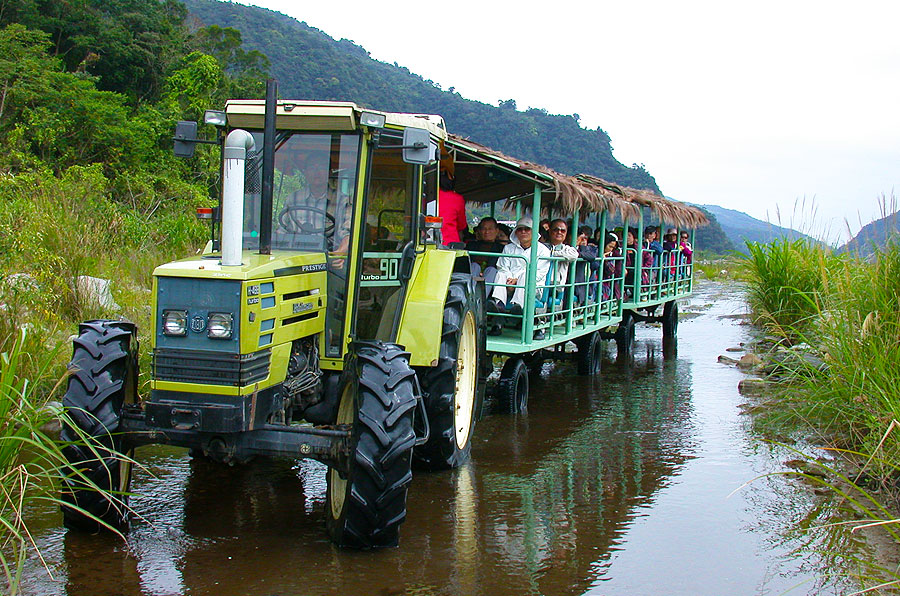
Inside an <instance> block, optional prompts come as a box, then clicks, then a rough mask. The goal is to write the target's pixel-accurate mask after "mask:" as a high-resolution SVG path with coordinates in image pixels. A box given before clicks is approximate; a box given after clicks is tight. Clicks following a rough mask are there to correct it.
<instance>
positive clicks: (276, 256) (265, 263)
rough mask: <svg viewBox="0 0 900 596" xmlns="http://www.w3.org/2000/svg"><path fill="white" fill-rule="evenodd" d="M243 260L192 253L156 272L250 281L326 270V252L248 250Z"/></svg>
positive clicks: (159, 274)
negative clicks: (227, 263) (235, 262)
mask: <svg viewBox="0 0 900 596" xmlns="http://www.w3.org/2000/svg"><path fill="white" fill-rule="evenodd" d="M241 260H242V262H243V265H240V266H239V267H224V266H222V264H221V263H220V261H221V258H220V257H219V256H218V255H204V256H199V257H191V258H188V259H182V260H180V261H172V262H171V263H166V264H165V265H160V266H159V267H157V268H156V269H154V271H153V275H154V276H155V277H195V278H204V279H233V280H239V281H247V280H253V279H265V278H269V277H281V276H285V275H295V274H298V273H314V272H317V271H325V253H297V252H290V251H272V254H271V255H261V254H259V253H256V252H252V251H244V252H243V255H242V257H241Z"/></svg>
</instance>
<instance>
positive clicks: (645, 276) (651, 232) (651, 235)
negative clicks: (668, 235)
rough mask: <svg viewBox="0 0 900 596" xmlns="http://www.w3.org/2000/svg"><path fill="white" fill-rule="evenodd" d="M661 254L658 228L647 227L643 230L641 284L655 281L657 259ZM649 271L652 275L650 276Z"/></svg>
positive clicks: (661, 248)
mask: <svg viewBox="0 0 900 596" xmlns="http://www.w3.org/2000/svg"><path fill="white" fill-rule="evenodd" d="M662 253H663V247H662V244H660V243H659V228H657V227H656V226H647V227H646V228H645V229H644V248H643V250H642V251H641V267H642V268H643V271H642V272H641V284H643V285H647V284H649V283H650V280H651V279H652V280H654V281H656V275H655V273H656V268H657V267H658V266H659V257H660V256H661V255H662ZM651 271H653V273H654V275H652V276H651Z"/></svg>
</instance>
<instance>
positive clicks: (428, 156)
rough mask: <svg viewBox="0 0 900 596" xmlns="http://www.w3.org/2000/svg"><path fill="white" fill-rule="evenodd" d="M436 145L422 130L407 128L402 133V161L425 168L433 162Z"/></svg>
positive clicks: (429, 135) (428, 134) (427, 133)
mask: <svg viewBox="0 0 900 596" xmlns="http://www.w3.org/2000/svg"><path fill="white" fill-rule="evenodd" d="M436 155H437V144H436V143H434V142H433V141H432V140H431V134H430V133H429V132H428V131H427V130H425V129H424V128H407V129H405V130H404V131H403V161H404V162H406V163H410V164H418V165H423V166H426V165H428V164H430V163H432V162H433V161H435V156H436Z"/></svg>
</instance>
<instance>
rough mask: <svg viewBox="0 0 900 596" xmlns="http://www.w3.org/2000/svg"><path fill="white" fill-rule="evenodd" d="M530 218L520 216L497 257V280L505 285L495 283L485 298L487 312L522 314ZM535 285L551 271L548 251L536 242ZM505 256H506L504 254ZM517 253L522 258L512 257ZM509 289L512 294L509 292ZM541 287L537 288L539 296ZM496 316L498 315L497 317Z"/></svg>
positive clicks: (496, 329)
mask: <svg viewBox="0 0 900 596" xmlns="http://www.w3.org/2000/svg"><path fill="white" fill-rule="evenodd" d="M532 226H533V223H532V220H531V218H530V217H522V218H520V219H519V221H517V222H516V229H515V230H514V231H513V235H512V238H510V243H509V244H507V245H506V246H505V247H503V254H502V255H501V256H500V258H499V259H497V277H496V278H495V281H496V283H498V284H503V283H505V284H506V285H505V286H504V285H496V286H494V290H493V292H491V299H490V300H489V301H488V305H487V307H488V312H509V313H510V314H513V315H521V314H522V312H523V308H524V305H525V281H526V280H527V278H528V260H529V259H530V258H531V242H532V237H533V232H532ZM537 251H538V253H537V254H538V264H537V277H536V280H537V284H538V285H544V280H546V279H547V272H548V271H549V270H550V261H548V260H547V257H549V256H550V250H549V249H548V248H547V247H546V246H544V245H543V244H541V243H540V242H538V245H537ZM507 255H508V256H507ZM517 256H520V257H524V258H515V257H517ZM510 291H512V297H511V298H510V297H509V292H510ZM541 292H542V291H541V290H538V297H540V294H541ZM497 318H499V317H497ZM491 331H492V332H493V333H494V334H497V333H499V330H498V322H496V321H495V325H494V329H492V330H491Z"/></svg>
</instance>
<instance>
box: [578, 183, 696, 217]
mask: <svg viewBox="0 0 900 596" xmlns="http://www.w3.org/2000/svg"><path fill="white" fill-rule="evenodd" d="M578 179H579V180H581V181H582V182H584V183H586V184H589V185H591V186H595V187H602V188H606V189H608V190H609V191H610V192H615V193H618V194H621V196H622V197H623V198H624V199H625V200H626V201H629V202H631V203H634V204H636V205H640V206H641V207H649V208H650V211H652V212H653V213H654V214H655V215H656V217H658V218H659V219H660V220H662V221H664V222H666V223H670V224H675V225H678V226H683V227H686V228H699V227H701V226H705V225H706V224H708V223H709V220H707V219H706V216H705V215H704V214H703V212H702V211H701V210H700V209H697V208H696V207H691V206H690V205H687V204H685V203H679V202H678V201H673V200H671V199H667V198H665V197H661V196H659V195H658V194H655V193H653V192H651V191H649V190H639V189H636V188H629V187H627V186H625V187H620V186H617V185H615V184H612V183H611V182H607V181H606V180H603V179H602V178H597V177H596V176H591V175H590V174H579V175H578Z"/></svg>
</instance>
